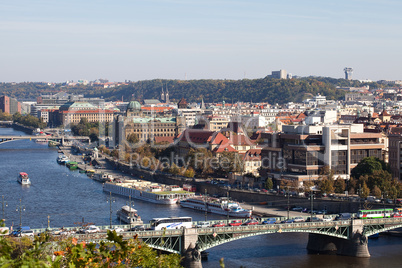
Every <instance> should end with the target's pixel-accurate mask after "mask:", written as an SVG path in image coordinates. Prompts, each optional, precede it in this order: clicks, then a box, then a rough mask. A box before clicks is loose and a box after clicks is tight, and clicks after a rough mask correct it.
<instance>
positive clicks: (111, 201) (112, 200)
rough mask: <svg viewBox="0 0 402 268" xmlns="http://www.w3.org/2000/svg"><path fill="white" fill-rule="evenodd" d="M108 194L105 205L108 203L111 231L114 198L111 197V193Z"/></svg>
mask: <svg viewBox="0 0 402 268" xmlns="http://www.w3.org/2000/svg"><path fill="white" fill-rule="evenodd" d="M109 193H110V196H109V197H108V198H107V200H106V202H107V203H110V226H109V227H110V229H112V213H113V211H112V203H114V202H115V198H114V197H112V192H109Z"/></svg>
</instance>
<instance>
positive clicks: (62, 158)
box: [57, 154, 70, 165]
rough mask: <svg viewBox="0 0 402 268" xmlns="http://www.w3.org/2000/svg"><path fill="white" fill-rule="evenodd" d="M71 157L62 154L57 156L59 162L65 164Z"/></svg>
mask: <svg viewBox="0 0 402 268" xmlns="http://www.w3.org/2000/svg"><path fill="white" fill-rule="evenodd" d="M68 161H70V159H68V156H66V155H64V154H61V155H59V156H58V157H57V163H59V164H60V165H65V164H66V163H67V162H68Z"/></svg>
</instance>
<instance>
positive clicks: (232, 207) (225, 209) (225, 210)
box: [180, 196, 252, 218]
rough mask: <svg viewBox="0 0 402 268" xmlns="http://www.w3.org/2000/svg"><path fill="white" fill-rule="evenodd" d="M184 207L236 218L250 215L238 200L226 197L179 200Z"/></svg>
mask: <svg viewBox="0 0 402 268" xmlns="http://www.w3.org/2000/svg"><path fill="white" fill-rule="evenodd" d="M180 205H181V206H182V207H184V208H191V209H195V210H199V211H207V212H209V213H215V214H219V215H225V216H230V217H237V218H249V217H251V212H252V211H251V210H247V209H243V208H242V207H241V206H240V204H239V203H238V202H235V201H232V200H230V199H228V198H227V197H221V198H212V197H205V198H204V197H202V196H197V197H194V198H189V199H186V200H183V201H180Z"/></svg>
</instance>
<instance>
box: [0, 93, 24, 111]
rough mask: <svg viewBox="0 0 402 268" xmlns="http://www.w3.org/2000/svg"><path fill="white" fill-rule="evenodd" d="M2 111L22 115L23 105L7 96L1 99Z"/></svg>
mask: <svg viewBox="0 0 402 268" xmlns="http://www.w3.org/2000/svg"><path fill="white" fill-rule="evenodd" d="M0 110H1V111H2V112H3V113H8V114H11V115H12V114H15V113H21V103H20V102H18V101H17V100H16V99H14V98H10V97H7V96H1V97H0Z"/></svg>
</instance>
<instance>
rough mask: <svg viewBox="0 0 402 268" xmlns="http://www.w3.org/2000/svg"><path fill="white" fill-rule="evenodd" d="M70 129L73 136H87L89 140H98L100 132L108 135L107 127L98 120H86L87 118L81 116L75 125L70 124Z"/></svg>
mask: <svg viewBox="0 0 402 268" xmlns="http://www.w3.org/2000/svg"><path fill="white" fill-rule="evenodd" d="M71 131H72V132H73V134H74V135H75V136H89V138H90V139H91V142H95V141H98V140H99V135H100V134H101V133H102V134H104V135H108V127H107V126H106V127H105V125H104V124H100V123H99V122H88V120H87V119H86V118H85V117H83V118H81V120H80V122H79V123H78V124H76V125H74V124H72V125H71Z"/></svg>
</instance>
